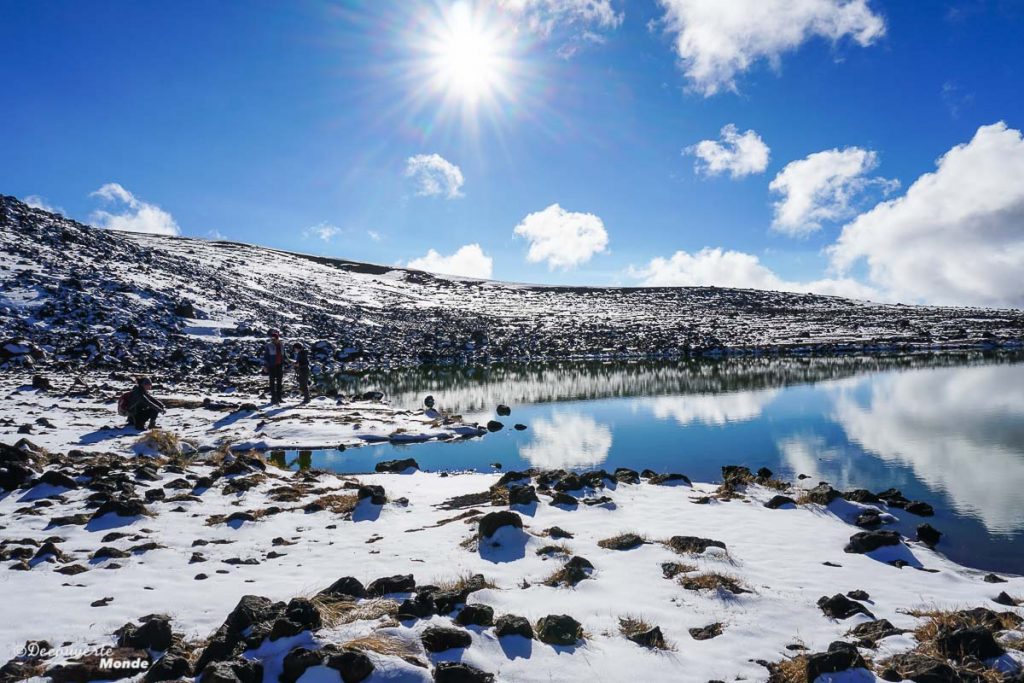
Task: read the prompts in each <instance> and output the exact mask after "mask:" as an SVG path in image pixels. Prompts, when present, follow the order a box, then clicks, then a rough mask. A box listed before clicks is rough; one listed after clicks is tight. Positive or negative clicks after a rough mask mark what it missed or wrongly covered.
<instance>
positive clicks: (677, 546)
mask: <svg viewBox="0 0 1024 683" xmlns="http://www.w3.org/2000/svg"><path fill="white" fill-rule="evenodd" d="M666 545H668V547H669V548H671V549H672V550H674V551H676V552H677V553H691V554H695V555H699V554H701V553H703V552H704V551H705V550H707V549H708V548H721V549H722V550H725V549H726V548H725V543H722V542H721V541H715V540H713V539H710V538H699V537H697V536H673V537H672V538H670V539H668V543H667V544H666Z"/></svg>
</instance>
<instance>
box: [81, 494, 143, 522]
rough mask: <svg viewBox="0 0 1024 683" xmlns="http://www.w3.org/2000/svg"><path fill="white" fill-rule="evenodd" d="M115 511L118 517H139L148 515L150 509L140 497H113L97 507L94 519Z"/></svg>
mask: <svg viewBox="0 0 1024 683" xmlns="http://www.w3.org/2000/svg"><path fill="white" fill-rule="evenodd" d="M110 513H114V514H115V515H117V516H118V517H138V516H140V515H148V514H149V510H147V509H146V506H145V505H144V504H143V502H142V501H141V500H140V499H138V498H113V499H111V500H108V501H107V502H105V503H103V504H102V505H100V506H99V507H98V508H96V512H94V513H93V514H92V518H93V519H99V518H100V517H102V516H103V515H106V514H110Z"/></svg>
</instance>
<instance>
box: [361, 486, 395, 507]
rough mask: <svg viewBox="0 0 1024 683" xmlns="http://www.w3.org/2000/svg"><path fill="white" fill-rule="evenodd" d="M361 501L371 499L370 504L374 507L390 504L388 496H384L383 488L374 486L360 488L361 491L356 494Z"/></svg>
mask: <svg viewBox="0 0 1024 683" xmlns="http://www.w3.org/2000/svg"><path fill="white" fill-rule="evenodd" d="M356 497H357V498H358V499H359V500H363V499H364V498H369V499H370V502H371V503H373V504H374V505H383V504H384V503H386V502H388V498H387V496H386V495H385V494H384V487H383V486H376V485H373V484H364V485H363V486H360V487H359V491H358V492H357V494H356Z"/></svg>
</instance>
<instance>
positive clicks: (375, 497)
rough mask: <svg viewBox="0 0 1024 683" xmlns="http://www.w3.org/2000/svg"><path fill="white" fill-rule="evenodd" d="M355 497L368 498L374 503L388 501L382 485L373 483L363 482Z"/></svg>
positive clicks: (379, 503) (380, 503) (381, 503)
mask: <svg viewBox="0 0 1024 683" xmlns="http://www.w3.org/2000/svg"><path fill="white" fill-rule="evenodd" d="M378 464H379V463H378ZM356 497H357V498H358V499H359V500H364V499H366V498H369V499H370V502H371V503H373V504H374V505H383V504H384V503H386V502H388V497H387V496H386V495H385V494H384V487H383V486H376V485H374V484H364V485H362V486H360V487H359V490H358V491H357V492H356Z"/></svg>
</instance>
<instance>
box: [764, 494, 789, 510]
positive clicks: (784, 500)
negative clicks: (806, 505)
mask: <svg viewBox="0 0 1024 683" xmlns="http://www.w3.org/2000/svg"><path fill="white" fill-rule="evenodd" d="M783 505H796V501H795V500H793V499H792V498H790V497H789V496H783V495H776V496H772V499H771V500H769V501H768V502H767V503H765V504H764V506H765V507H766V508H770V509H772V510H778V509H779V508H780V507H782V506H783Z"/></svg>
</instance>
